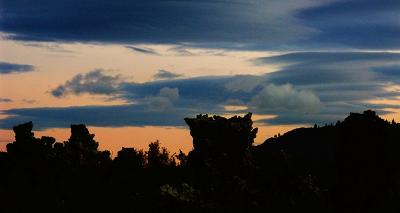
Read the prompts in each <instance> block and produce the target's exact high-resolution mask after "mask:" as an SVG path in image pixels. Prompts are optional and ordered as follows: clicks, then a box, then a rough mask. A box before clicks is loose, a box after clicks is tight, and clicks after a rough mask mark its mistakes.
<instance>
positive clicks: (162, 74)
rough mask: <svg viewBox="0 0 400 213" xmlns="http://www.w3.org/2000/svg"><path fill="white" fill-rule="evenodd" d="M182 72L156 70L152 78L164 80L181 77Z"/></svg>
mask: <svg viewBox="0 0 400 213" xmlns="http://www.w3.org/2000/svg"><path fill="white" fill-rule="evenodd" d="M182 76H183V74H178V73H174V72H171V71H168V70H158V72H157V73H156V74H154V75H153V78H154V79H157V80H165V79H173V78H179V77H182Z"/></svg>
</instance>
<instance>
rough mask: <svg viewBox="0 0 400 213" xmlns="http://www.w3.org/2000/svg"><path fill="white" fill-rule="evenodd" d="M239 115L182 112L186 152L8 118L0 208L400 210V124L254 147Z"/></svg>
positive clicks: (362, 119) (345, 125)
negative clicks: (50, 130)
mask: <svg viewBox="0 0 400 213" xmlns="http://www.w3.org/2000/svg"><path fill="white" fill-rule="evenodd" d="M251 116H252V115H251V113H249V114H247V115H245V116H244V117H240V116H234V117H232V118H224V117H221V116H208V115H198V116H197V117H195V118H186V119H185V121H186V123H187V124H188V126H189V128H190V134H191V135H192V137H193V150H192V151H190V152H189V153H188V154H185V153H183V152H179V153H177V154H176V153H173V154H171V153H170V152H169V151H168V150H167V149H166V148H163V147H161V145H160V143H159V141H155V142H152V143H150V144H149V148H148V150H137V149H135V148H122V149H121V150H120V151H119V152H118V154H117V156H116V157H115V158H114V159H112V158H111V156H110V152H109V151H100V150H98V146H99V143H98V142H97V141H95V140H94V137H95V135H94V134H91V133H90V132H89V130H88V129H87V128H86V126H85V125H83V124H79V125H71V136H70V138H69V139H68V140H67V141H65V142H56V140H55V139H54V138H52V137H47V136H44V137H41V138H36V137H34V134H33V132H32V128H33V124H32V122H28V123H25V124H21V125H18V126H15V127H14V128H13V130H14V133H15V141H14V142H12V143H10V144H8V145H7V152H0V171H1V175H0V183H1V187H0V212H268V211H270V212H295V211H296V212H299V211H300V212H303V211H304V212H305V211H307V212H349V213H350V212H378V211H379V212H400V202H399V200H400V166H399V163H400V155H399V151H400V144H399V139H400V124H398V123H396V122H394V121H392V122H388V121H386V120H383V119H381V118H380V117H379V116H377V115H376V113H375V112H373V111H371V110H368V111H365V112H363V113H361V114H360V113H350V115H349V116H348V117H347V118H345V119H344V120H343V121H338V122H337V123H336V124H334V125H333V124H330V125H325V126H323V127H318V126H317V125H314V127H311V128H298V129H294V130H292V131H289V132H287V133H285V134H283V135H279V136H276V137H273V138H269V139H267V140H266V141H265V142H264V143H263V144H261V145H258V146H254V145H253V142H254V138H255V137H256V134H257V128H253V122H252V120H251Z"/></svg>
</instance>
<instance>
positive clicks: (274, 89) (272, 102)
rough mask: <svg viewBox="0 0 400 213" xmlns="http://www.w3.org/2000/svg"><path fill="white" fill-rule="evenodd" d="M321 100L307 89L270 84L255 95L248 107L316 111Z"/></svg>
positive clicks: (261, 109) (265, 109) (261, 110)
mask: <svg viewBox="0 0 400 213" xmlns="http://www.w3.org/2000/svg"><path fill="white" fill-rule="evenodd" d="M320 105H321V102H320V100H319V98H318V97H317V96H316V95H315V94H314V93H312V92H311V91H308V90H299V89H296V88H294V87H293V86H292V85H291V84H284V85H275V84H270V85H268V86H266V87H265V88H264V89H263V90H261V91H260V92H259V93H258V94H257V95H255V96H254V97H253V98H252V99H251V101H250V103H249V107H250V108H251V109H253V110H254V111H258V112H263V111H270V110H273V111H283V110H290V111H300V112H317V111H318V110H319V108H320Z"/></svg>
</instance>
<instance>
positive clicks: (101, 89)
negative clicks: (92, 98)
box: [51, 69, 123, 97]
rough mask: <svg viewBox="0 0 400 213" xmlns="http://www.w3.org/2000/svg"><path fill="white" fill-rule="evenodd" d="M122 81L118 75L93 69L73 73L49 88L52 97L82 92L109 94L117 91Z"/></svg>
mask: <svg viewBox="0 0 400 213" xmlns="http://www.w3.org/2000/svg"><path fill="white" fill-rule="evenodd" d="M122 82H123V79H122V77H121V76H120V75H116V76H110V75H106V74H104V70H100V69H98V70H93V71H91V72H88V73H85V74H78V75H75V76H74V77H73V78H72V79H71V80H68V81H67V82H65V83H64V84H63V85H59V86H58V87H56V88H55V89H53V90H51V94H52V95H53V96H54V97H62V96H65V95H68V94H74V95H79V94H82V93H88V94H97V95H111V94H114V93H117V92H119V89H118V87H119V86H120V84H121V83H122Z"/></svg>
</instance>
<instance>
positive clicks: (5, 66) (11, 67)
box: [0, 62, 35, 74]
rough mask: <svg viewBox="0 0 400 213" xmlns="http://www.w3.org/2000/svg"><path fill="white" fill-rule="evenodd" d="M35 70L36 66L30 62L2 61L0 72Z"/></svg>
mask: <svg viewBox="0 0 400 213" xmlns="http://www.w3.org/2000/svg"><path fill="white" fill-rule="evenodd" d="M34 70H35V67H34V66H32V65H28V64H14V63H8V62H0V74H12V73H25V72H32V71H34Z"/></svg>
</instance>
